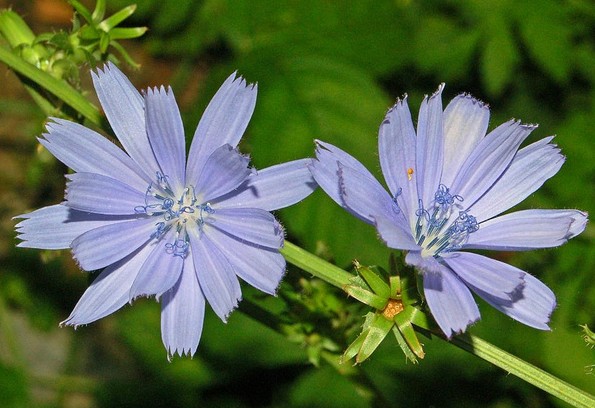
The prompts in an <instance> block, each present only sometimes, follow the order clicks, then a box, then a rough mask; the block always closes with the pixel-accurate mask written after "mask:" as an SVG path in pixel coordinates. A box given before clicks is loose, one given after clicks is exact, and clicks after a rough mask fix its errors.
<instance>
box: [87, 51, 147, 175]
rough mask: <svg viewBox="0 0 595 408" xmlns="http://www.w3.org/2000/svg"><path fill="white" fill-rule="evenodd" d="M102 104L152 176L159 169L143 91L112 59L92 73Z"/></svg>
mask: <svg viewBox="0 0 595 408" xmlns="http://www.w3.org/2000/svg"><path fill="white" fill-rule="evenodd" d="M91 76H92V78H93V84H94V85H95V91H96V92H97V97H98V98H99V102H101V107H102V108H103V110H104V112H105V115H106V116H107V119H108V121H109V123H110V125H111V127H112V129H113V131H114V133H115V134H116V136H117V137H118V140H119V141H120V143H122V146H124V149H125V150H126V152H128V154H129V155H130V157H132V159H133V160H134V161H135V162H136V163H138V165H139V166H140V168H141V169H142V170H143V171H144V172H145V174H146V175H147V176H149V177H152V176H153V175H154V174H155V173H156V172H157V171H159V164H158V163H157V160H156V159H155V155H154V154H153V150H152V149H151V145H150V144H149V139H148V137H147V132H146V124H145V106H144V102H143V98H142V96H141V95H140V93H139V92H138V91H137V90H136V89H135V88H134V86H133V85H132V83H130V81H129V80H128V78H126V76H125V75H124V74H123V73H122V72H121V71H120V70H119V69H118V68H117V67H116V66H115V65H114V64H113V63H111V62H108V63H107V64H106V65H105V66H104V67H103V70H101V69H98V70H97V72H92V73H91Z"/></svg>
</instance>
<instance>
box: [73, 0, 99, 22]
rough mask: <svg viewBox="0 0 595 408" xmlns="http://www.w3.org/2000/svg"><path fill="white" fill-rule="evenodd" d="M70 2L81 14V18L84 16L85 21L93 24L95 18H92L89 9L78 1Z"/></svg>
mask: <svg viewBox="0 0 595 408" xmlns="http://www.w3.org/2000/svg"><path fill="white" fill-rule="evenodd" d="M68 2H69V3H70V5H71V6H72V7H74V9H75V10H76V12H77V13H79V14H80V15H81V16H83V18H84V19H85V20H87V23H89V24H93V17H92V16H91V12H90V11H89V9H87V8H86V7H85V6H83V5H82V4H81V3H79V2H78V1H77V0H68Z"/></svg>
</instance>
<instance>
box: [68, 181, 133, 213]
mask: <svg viewBox="0 0 595 408" xmlns="http://www.w3.org/2000/svg"><path fill="white" fill-rule="evenodd" d="M66 178H67V179H68V183H67V184H66V193H65V197H64V198H65V199H66V203H65V204H66V205H67V206H68V207H70V208H73V209H75V210H79V211H85V212H90V213H96V214H106V215H134V214H137V212H136V211H135V210H134V209H135V207H136V206H137V205H138V203H142V202H143V201H144V199H145V193H144V192H140V191H137V190H134V189H133V188H132V187H130V186H129V185H127V184H124V183H122V182H120V181H118V180H116V179H113V178H111V177H106V176H103V175H101V174H97V173H74V174H68V175H67V176H66Z"/></svg>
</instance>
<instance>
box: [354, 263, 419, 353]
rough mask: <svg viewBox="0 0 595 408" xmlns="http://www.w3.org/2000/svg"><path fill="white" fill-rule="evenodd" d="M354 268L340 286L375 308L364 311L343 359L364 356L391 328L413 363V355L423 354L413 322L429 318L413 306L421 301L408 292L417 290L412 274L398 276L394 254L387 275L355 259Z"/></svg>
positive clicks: (378, 343)
mask: <svg viewBox="0 0 595 408" xmlns="http://www.w3.org/2000/svg"><path fill="white" fill-rule="evenodd" d="M355 269H356V271H357V274H358V275H357V276H354V277H353V278H351V280H350V283H349V284H348V285H346V286H345V287H344V288H343V289H344V290H345V292H347V294H349V295H350V296H352V297H354V298H356V299H357V300H359V301H360V302H362V303H365V304H367V305H369V306H372V307H373V308H375V309H376V311H375V312H370V313H368V314H367V315H366V318H365V321H364V324H363V328H362V332H361V334H360V335H359V336H358V337H357V338H356V339H355V341H354V342H353V343H351V345H350V346H349V347H348V348H347V350H346V351H345V353H344V354H343V359H344V361H346V360H350V359H352V358H353V357H355V362H356V363H361V362H362V361H364V360H366V359H367V358H368V357H370V356H371V355H372V353H373V352H374V350H376V348H377V347H378V346H379V345H380V343H381V342H382V340H384V338H385V337H386V335H387V334H388V333H389V332H390V331H391V330H392V332H393V334H394V335H395V338H396V339H397V343H398V344H399V347H401V350H403V353H404V354H405V357H407V359H408V360H411V361H412V362H414V363H416V362H417V358H424V355H425V353H424V350H423V347H422V344H421V343H420V341H419V339H418V338H417V334H416V333H415V331H414V329H413V324H415V323H418V324H420V325H421V326H424V327H428V325H429V322H428V321H427V317H426V315H425V314H423V313H422V312H421V311H420V309H418V308H417V306H418V305H420V303H421V302H420V299H419V297H418V296H417V295H412V294H411V292H414V293H417V291H416V290H415V286H414V285H413V284H412V283H413V282H411V281H412V279H411V278H412V274H408V275H407V276H404V277H403V278H401V276H400V275H399V273H398V271H397V269H396V263H395V261H394V257H391V263H390V269H391V273H390V275H389V274H387V273H386V272H385V271H384V270H383V269H381V268H379V267H366V266H362V265H360V264H359V263H358V262H357V261H356V262H355ZM410 289H413V290H410Z"/></svg>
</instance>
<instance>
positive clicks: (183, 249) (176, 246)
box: [165, 239, 190, 258]
mask: <svg viewBox="0 0 595 408" xmlns="http://www.w3.org/2000/svg"><path fill="white" fill-rule="evenodd" d="M189 246H190V244H189V243H188V241H186V240H184V239H176V240H175V241H174V242H173V243H167V244H165V251H166V252H167V253H168V254H172V255H173V256H180V257H182V258H185V257H186V254H187V253H188V247H189Z"/></svg>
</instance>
